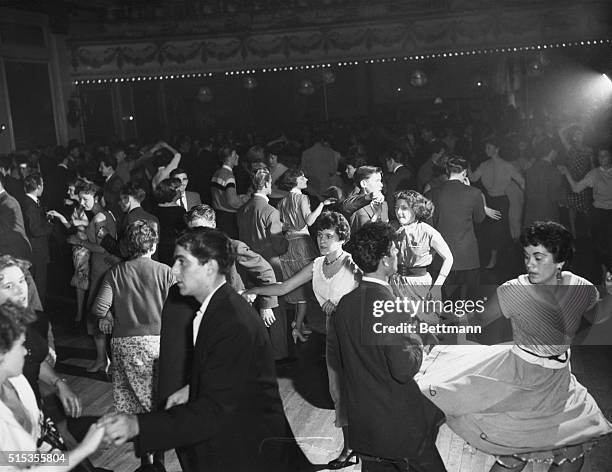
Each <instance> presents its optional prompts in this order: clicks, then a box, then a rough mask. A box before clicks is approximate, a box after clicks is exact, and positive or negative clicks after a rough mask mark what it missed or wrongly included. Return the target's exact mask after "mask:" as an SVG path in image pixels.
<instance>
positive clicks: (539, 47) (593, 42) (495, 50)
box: [73, 39, 612, 85]
mask: <svg viewBox="0 0 612 472" xmlns="http://www.w3.org/2000/svg"><path fill="white" fill-rule="evenodd" d="M610 43H612V39H588V40H580V41H561V42H555V43H545V44H534V45H530V46H510V47H491V48H483V49H467V50H462V51H446V52H437V53H427V54H413V55H405V56H394V57H383V58H372V59H361V60H350V61H338V62H335V61H334V62H331V61H326V62H322V63H316V64H300V65H291V66H267V67H259V68H255V69H254V68H247V69H236V70H231V71H221V72H196V73H171V74H168V73H165V74H159V75H144V76H142V75H141V76H132V77H125V76H123V77H111V78H109V77H105V78H93V79H77V80H74V81H73V84H74V85H93V84H107V83H132V82H143V81H154V80H176V79H194V78H204V77H213V76H222V75H224V76H234V75H245V74H247V75H248V74H255V73H258V72H261V73H269V72H287V71H296V70H313V69H324V68H330V67H348V66H357V65H359V64H384V63H394V62H395V63H397V62H402V61H403V62H410V61H423V60H427V59H440V58H442V59H445V58H455V57H469V56H476V55H482V54H501V53H504V54H505V53H515V52H525V51H544V50H549V49H558V48H567V47H581V46H599V45H602V44H610Z"/></svg>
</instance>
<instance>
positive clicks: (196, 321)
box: [193, 280, 225, 347]
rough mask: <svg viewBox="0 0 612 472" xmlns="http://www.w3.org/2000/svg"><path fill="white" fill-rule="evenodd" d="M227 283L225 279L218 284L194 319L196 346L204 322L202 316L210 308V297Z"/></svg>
mask: <svg viewBox="0 0 612 472" xmlns="http://www.w3.org/2000/svg"><path fill="white" fill-rule="evenodd" d="M224 283H225V280H224V281H223V282H221V283H220V284H219V285H217V286H216V287H215V288H214V289H213V290H212V291H211V292H210V293H209V294H208V296H207V297H206V298H205V299H204V301H203V302H202V304H201V305H200V309H199V310H198V311H197V313H196V316H195V318H194V319H193V345H194V347H195V344H196V340H197V339H198V331H199V330H200V324H202V318H203V317H204V313H205V312H206V309H207V308H208V304H209V303H210V299H211V298H212V296H213V295H214V294H215V292H216V291H217V290H219V287H221V286H222V285H223V284H224Z"/></svg>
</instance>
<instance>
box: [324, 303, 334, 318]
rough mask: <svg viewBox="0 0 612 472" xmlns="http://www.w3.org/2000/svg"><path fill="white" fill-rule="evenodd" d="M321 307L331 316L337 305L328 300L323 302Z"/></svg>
mask: <svg viewBox="0 0 612 472" xmlns="http://www.w3.org/2000/svg"><path fill="white" fill-rule="evenodd" d="M321 308H322V309H323V312H324V313H325V314H326V315H327V316H330V315H331V314H332V313H333V312H334V311H336V305H334V302H332V301H331V300H327V301H326V302H325V303H323V306H322V307H321Z"/></svg>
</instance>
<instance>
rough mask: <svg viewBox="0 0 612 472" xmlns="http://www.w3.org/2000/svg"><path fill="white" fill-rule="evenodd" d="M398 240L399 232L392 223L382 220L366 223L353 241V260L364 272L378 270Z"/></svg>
mask: <svg viewBox="0 0 612 472" xmlns="http://www.w3.org/2000/svg"><path fill="white" fill-rule="evenodd" d="M396 240H397V233H396V231H395V230H394V229H393V228H392V227H391V225H389V224H387V223H383V222H382V221H377V222H375V223H366V224H365V225H363V226H362V227H361V228H360V229H359V231H357V233H356V234H355V235H354V237H353V240H352V241H351V243H352V244H351V249H352V255H353V260H354V261H355V263H356V264H357V265H358V266H359V268H360V269H361V270H362V271H363V272H364V274H367V273H371V272H376V269H378V264H379V263H380V260H381V259H382V258H383V257H384V256H388V255H389V254H390V252H389V251H390V250H391V246H392V244H393V243H394V242H395V241H396Z"/></svg>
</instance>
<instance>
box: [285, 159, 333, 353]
mask: <svg viewBox="0 0 612 472" xmlns="http://www.w3.org/2000/svg"><path fill="white" fill-rule="evenodd" d="M307 185H308V179H307V178H306V176H305V175H304V172H302V171H301V170H299V169H289V170H287V171H286V172H285V173H284V175H283V177H282V178H281V181H280V185H279V187H280V189H281V190H285V191H286V192H288V194H287V196H285V197H284V198H283V199H282V200H281V201H280V202H279V204H278V211H279V212H280V218H281V221H282V222H283V233H284V234H285V238H286V239H287V242H288V246H287V252H286V253H285V254H283V255H281V256H280V266H281V271H282V273H283V280H288V279H290V278H291V277H293V276H294V275H295V274H296V273H298V272H299V271H300V270H302V269H303V268H304V267H305V266H307V265H308V264H309V263H311V262H312V261H313V260H314V259H315V258H316V257H317V256H318V255H319V251H317V248H316V246H315V245H314V242H313V241H312V238H311V237H310V233H309V231H308V228H309V227H310V226H312V225H313V224H314V222H315V221H316V220H317V218H318V217H319V215H320V214H321V212H322V211H323V208H324V207H325V206H326V205H330V204H331V203H333V201H332V200H330V199H327V200H325V201H323V202H321V203H319V205H318V206H317V207H316V208H315V209H314V211H311V210H310V200H309V199H308V197H307V196H306V195H304V194H303V193H302V190H304V189H306V187H307ZM306 298H307V297H306V293H305V290H304V287H303V286H300V287H298V288H296V289H295V290H293V291H292V292H290V293H288V294H287V295H286V297H285V301H286V302H287V303H289V304H293V305H295V321H294V322H293V323H292V327H293V330H292V335H293V340H294V341H295V342H297V341H298V340H300V341H302V342H304V341H306V336H305V334H304V317H305V316H306Z"/></svg>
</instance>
